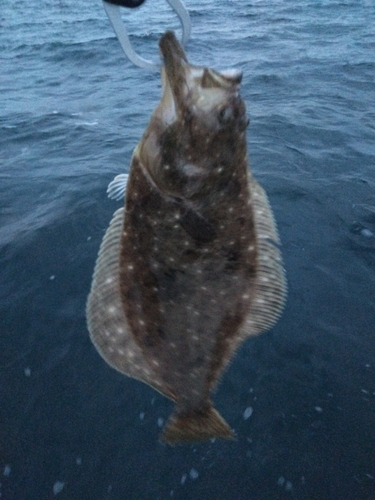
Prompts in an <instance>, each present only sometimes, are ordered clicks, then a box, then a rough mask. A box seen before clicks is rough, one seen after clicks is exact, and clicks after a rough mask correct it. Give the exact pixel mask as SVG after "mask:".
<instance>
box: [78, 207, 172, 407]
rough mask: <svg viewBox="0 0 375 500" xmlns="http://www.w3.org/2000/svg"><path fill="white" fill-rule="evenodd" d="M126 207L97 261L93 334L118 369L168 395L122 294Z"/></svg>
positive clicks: (89, 311) (90, 317) (90, 303)
mask: <svg viewBox="0 0 375 500" xmlns="http://www.w3.org/2000/svg"><path fill="white" fill-rule="evenodd" d="M123 220H124V208H120V209H119V210H117V211H116V212H115V213H114V216H113V218H112V221H111V223H110V225H109V227H108V229H107V231H106V233H105V236H104V238H103V241H102V244H101V246H100V250H99V254H98V258H97V261H96V265H95V270H94V276H93V280H92V285H91V291H90V294H89V297H88V300H87V306H86V317H87V326H88V329H89V332H90V337H91V340H92V342H93V344H94V345H95V347H96V349H97V350H98V352H99V354H100V355H101V356H102V357H103V358H104V360H105V361H106V362H107V363H108V364H109V365H111V366H112V367H113V368H115V369H116V370H118V371H120V372H121V373H124V374H125V375H128V376H129V377H133V378H136V379H139V380H141V381H142V382H145V383H146V384H148V385H150V386H151V387H153V388H154V389H156V390H157V391H159V392H161V393H162V394H164V395H165V396H167V397H171V395H170V394H166V393H165V392H164V390H163V388H162V384H161V383H160V381H159V380H158V378H157V376H156V375H155V373H154V372H153V371H152V369H151V368H150V367H149V366H148V364H147V363H146V362H145V360H144V357H143V355H142V352H141V350H140V348H139V347H138V345H137V344H136V342H135V340H134V339H133V337H132V335H131V333H130V331H129V328H128V324H127V321H126V317H125V313H124V310H123V306H122V302H121V296H120V282H119V272H120V266H119V257H120V245H121V235H122V231H123Z"/></svg>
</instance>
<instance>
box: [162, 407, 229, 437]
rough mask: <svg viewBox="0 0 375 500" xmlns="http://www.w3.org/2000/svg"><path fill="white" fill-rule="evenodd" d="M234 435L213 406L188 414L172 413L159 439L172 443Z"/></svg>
mask: <svg viewBox="0 0 375 500" xmlns="http://www.w3.org/2000/svg"><path fill="white" fill-rule="evenodd" d="M234 437H235V436H234V433H233V431H232V430H231V429H230V428H229V426H228V424H227V423H226V422H225V420H224V419H223V418H222V417H221V416H220V415H219V413H218V412H217V411H216V410H215V408H214V407H213V406H209V407H208V408H207V409H204V410H198V411H195V412H191V413H189V414H184V415H178V414H174V415H172V416H171V418H170V419H169V421H168V422H167V424H166V426H165V428H164V430H163V433H162V434H161V440H162V441H165V442H166V443H168V444H172V445H173V444H176V443H178V442H180V441H185V442H189V441H204V440H205V439H210V438H224V439H234Z"/></svg>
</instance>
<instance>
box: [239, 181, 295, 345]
mask: <svg viewBox="0 0 375 500" xmlns="http://www.w3.org/2000/svg"><path fill="white" fill-rule="evenodd" d="M250 192H251V196H252V202H253V210H254V221H255V230H256V234H257V245H258V267H257V280H256V284H255V291H254V295H253V301H252V305H251V308H250V312H249V314H248V317H247V319H246V322H245V325H244V329H243V335H244V337H247V336H251V335H257V334H258V333H261V332H264V331H266V330H269V329H270V328H271V327H272V326H273V325H274V324H275V323H276V321H277V320H278V319H279V317H280V315H281V312H282V310H283V308H284V305H285V300H286V295H287V287H286V279H285V271H284V267H283V262H282V258H281V252H280V249H279V244H280V240H279V236H278V233H277V229H276V224H275V221H274V218H273V214H272V210H271V207H270V205H269V202H268V199H267V195H266V193H265V191H264V189H263V188H262V187H261V186H260V185H259V184H258V183H257V181H256V180H255V179H253V178H252V179H250Z"/></svg>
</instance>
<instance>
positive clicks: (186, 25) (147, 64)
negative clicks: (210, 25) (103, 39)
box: [103, 0, 191, 71]
mask: <svg viewBox="0 0 375 500" xmlns="http://www.w3.org/2000/svg"><path fill="white" fill-rule="evenodd" d="M167 1H168V3H169V5H170V6H171V7H172V9H173V10H174V11H175V12H176V14H177V15H178V17H179V18H180V21H181V25H182V38H181V43H182V45H185V44H186V42H187V41H188V40H189V37H190V32H191V21H190V16H189V13H188V11H187V10H186V8H185V6H184V4H183V3H182V1H181V0H167ZM143 2H144V0H103V5H104V8H105V10H106V12H107V15H108V17H109V20H110V21H111V24H112V26H113V29H114V31H115V33H116V35H117V38H118V40H119V42H120V44H121V47H122V50H123V51H124V52H125V55H126V56H127V57H128V58H129V59H130V61H131V62H132V63H133V64H135V65H136V66H139V67H140V68H146V69H149V70H152V71H159V70H160V66H161V62H156V61H149V60H148V59H144V58H143V57H141V56H139V55H138V54H137V53H136V52H135V50H134V49H133V47H132V46H131V43H130V40H129V35H128V32H127V29H126V27H125V25H124V23H123V22H122V19H121V13H120V8H119V5H122V6H125V7H138V6H139V5H141V3H143Z"/></svg>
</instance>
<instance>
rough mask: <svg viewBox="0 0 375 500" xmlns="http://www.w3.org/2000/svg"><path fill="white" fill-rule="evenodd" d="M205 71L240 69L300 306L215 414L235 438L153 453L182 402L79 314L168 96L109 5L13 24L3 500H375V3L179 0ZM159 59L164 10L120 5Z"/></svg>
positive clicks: (242, 359) (3, 323) (2, 96)
mask: <svg viewBox="0 0 375 500" xmlns="http://www.w3.org/2000/svg"><path fill="white" fill-rule="evenodd" d="M186 6H187V8H188V10H189V12H190V15H191V20H192V36H191V39H190V41H189V43H188V45H187V48H186V50H187V54H188V57H189V59H190V60H191V61H193V62H195V63H197V64H204V65H208V66H211V67H215V68H217V69H225V68H227V67H236V68H240V69H242V70H243V74H244V77H243V84H242V95H243V97H244V99H245V101H246V104H247V108H248V113H249V117H250V120H251V122H250V126H249V128H248V146H249V155H250V162H251V168H252V171H253V173H254V175H255V176H256V178H257V179H258V181H259V182H260V183H261V184H262V185H263V187H264V188H265V189H266V191H267V193H268V195H269V198H270V202H271V205H272V207H273V209H274V213H275V218H276V220H277V223H278V228H279V232H280V238H281V241H282V250H283V255H284V260H285V268H286V273H287V278H288V288H289V294H288V301H287V304H286V308H285V310H284V313H283V316H282V318H281V320H280V321H279V322H278V323H277V325H276V326H275V327H274V328H273V329H272V330H271V331H270V332H268V333H266V334H263V335H261V336H259V337H257V338H252V339H250V340H248V341H247V342H246V343H245V344H244V345H243V346H242V348H241V349H240V351H239V352H238V354H237V356H236V357H235V359H234V360H233V362H232V364H231V366H230V368H229V370H228V371H227V372H226V373H225V375H224V377H223V379H222V381H221V383H220V385H219V389H218V391H217V393H216V394H215V396H214V400H215V404H216V406H217V408H218V410H219V411H220V413H221V414H222V415H223V417H224V418H225V419H226V420H227V421H228V422H229V424H230V425H231V426H232V427H233V428H234V429H235V431H236V434H237V440H236V441H233V442H221V441H216V442H211V441H209V442H207V443H202V444H193V445H184V446H176V447H174V448H173V447H169V446H166V445H163V444H160V443H159V442H158V435H159V433H160V430H161V429H160V427H161V426H162V425H163V423H164V422H165V421H166V419H167V418H168V416H169V415H170V414H171V412H172V407H173V405H172V403H171V402H170V401H168V400H166V399H165V398H163V397H162V396H161V395H159V394H158V393H156V392H155V391H153V390H152V389H150V388H149V387H148V386H146V385H143V384H141V383H140V382H137V381H135V380H132V379H129V378H126V377H124V376H122V375H121V374H119V373H117V372H116V371H115V370H113V369H111V368H110V367H109V366H108V365H107V364H106V363H105V362H104V361H103V360H102V358H101V357H100V356H99V355H98V353H97V352H96V350H95V348H94V347H93V345H92V343H91V341H90V339H89V335H88V331H87V328H86V321H85V302H86V298H87V295H88V292H89V289H90V283H91V276H92V272H93V268H94V263H95V259H96V255H97V252H98V249H99V245H100V242H101V239H102V237H103V234H104V231H105V229H106V227H107V226H108V224H109V221H110V220H111V217H112V214H113V212H114V211H115V210H116V209H117V208H119V207H120V206H121V202H115V201H113V200H109V199H108V198H107V195H106V189H107V185H108V183H109V182H110V181H111V180H112V179H113V177H114V176H115V175H117V174H119V173H126V172H128V169H129V164H130V158H131V154H132V150H133V148H134V147H135V145H136V144H137V142H138V141H139V139H140V137H141V135H142V133H143V131H144V129H145V127H146V125H147V123H148V120H149V117H150V113H151V112H152V110H153V108H154V107H155V106H156V104H157V102H158V100H159V97H160V91H161V85H160V77H159V75H158V74H157V73H150V72H148V71H146V70H142V69H139V68H137V67H135V66H133V65H132V63H130V62H129V61H128V60H127V59H126V58H125V56H124V54H123V52H122V50H121V47H120V44H119V42H118V41H117V39H116V37H115V35H114V32H113V30H112V27H111V25H110V23H109V21H108V19H107V17H106V14H105V11H104V9H103V6H102V3H101V2H100V1H88V0H82V1H80V2H78V1H73V0H40V1H38V2H33V1H30V0H29V1H26V0H18V1H17V2H15V1H11V0H2V2H1V9H0V498H1V500H51V499H54V498H57V499H59V500H60V499H61V500H125V499H126V500H133V499H134V500H142V499H147V500H166V499H174V500H185V499H194V500H217V499H219V500H221V499H223V500H283V499H295V500H374V498H375V191H374V188H375V4H374V2H373V0H301V1H296V0H294V1H293V0H269V1H265V0H237V1H229V0H215V1H214V0H186ZM123 14H124V20H125V22H126V24H127V26H128V28H129V30H130V32H131V34H132V36H131V39H132V43H133V45H134V46H135V47H136V48H137V50H138V51H139V53H140V54H141V55H143V56H144V57H157V54H158V49H157V42H158V39H159V37H160V36H161V34H162V33H163V32H164V30H166V29H177V30H179V21H178V19H177V17H176V16H175V15H174V13H173V12H172V11H171V9H170V7H169V5H168V4H167V2H165V1H162V0H148V1H147V2H146V4H145V5H144V6H142V7H140V8H139V9H135V10H133V11H131V12H130V11H128V10H125V9H124V10H123Z"/></svg>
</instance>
